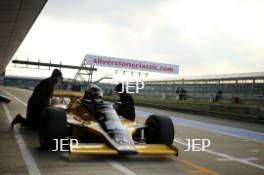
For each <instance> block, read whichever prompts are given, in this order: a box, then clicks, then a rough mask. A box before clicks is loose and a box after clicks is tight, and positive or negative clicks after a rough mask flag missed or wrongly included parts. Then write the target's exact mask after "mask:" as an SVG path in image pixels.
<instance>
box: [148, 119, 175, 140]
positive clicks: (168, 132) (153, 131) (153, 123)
mask: <svg viewBox="0 0 264 175" xmlns="http://www.w3.org/2000/svg"><path fill="white" fill-rule="evenodd" d="M145 125H146V126H147V128H146V129H145V130H144V137H145V140H146V143H150V144H166V145H171V144H172V143H173V139H174V126H173V122H172V120H171V118H169V117H168V116H159V115H151V116H150V117H149V118H147V120H146V122H145Z"/></svg>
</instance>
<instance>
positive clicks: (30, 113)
mask: <svg viewBox="0 0 264 175" xmlns="http://www.w3.org/2000/svg"><path fill="white" fill-rule="evenodd" d="M62 80H63V77H62V73H61V71H60V70H58V69H54V71H53V72H52V75H51V77H49V78H46V79H44V80H42V81H40V83H39V84H38V85H37V86H36V87H35V89H34V91H33V93H32V95H31V97H30V98H29V100H28V105H27V117H26V118H23V117H22V116H21V115H20V114H18V115H17V116H16V118H15V119H14V120H13V121H12V123H11V127H12V128H13V127H14V125H15V124H17V123H20V124H21V126H26V127H28V128H35V129H38V128H39V126H40V120H41V115H42V112H43V110H44V109H45V108H46V107H48V106H49V99H50V98H51V97H52V94H53V90H54V86H55V84H57V83H58V82H59V81H62Z"/></svg>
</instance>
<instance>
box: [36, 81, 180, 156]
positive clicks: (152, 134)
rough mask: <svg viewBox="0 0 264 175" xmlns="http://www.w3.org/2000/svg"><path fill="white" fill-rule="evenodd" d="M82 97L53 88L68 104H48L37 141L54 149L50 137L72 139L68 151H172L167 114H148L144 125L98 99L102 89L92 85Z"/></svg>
mask: <svg viewBox="0 0 264 175" xmlns="http://www.w3.org/2000/svg"><path fill="white" fill-rule="evenodd" d="M89 89H90V90H89V91H88V92H85V95H84V96H83V95H82V94H81V93H78V92H73V91H55V92H54V96H55V97H68V98H70V102H69V103H68V105H59V106H58V105H57V106H53V107H48V108H46V109H45V110H44V114H43V116H42V122H41V128H40V133H39V143H40V146H41V147H42V148H46V149H52V148H54V144H55V143H54V142H55V141H54V139H55V140H56V139H63V138H74V139H77V140H78V142H79V144H78V146H76V145H74V146H72V145H70V147H69V149H68V150H69V152H70V153H71V154H93V155H96V154H102V155H109V154H122V155H130V154H173V155H178V150H177V148H176V147H175V146H173V145H172V143H173V139H174V126H173V123H172V121H171V119H170V118H169V117H166V116H159V115H151V116H150V117H148V118H147V120H146V122H145V124H144V125H142V124H140V123H139V122H136V121H130V120H127V119H126V118H125V116H124V117H121V116H118V115H117V113H116V111H115V109H114V107H113V104H112V103H110V102H105V101H103V100H102V90H101V89H100V88H99V87H98V86H95V85H94V86H92V87H90V88H89Z"/></svg>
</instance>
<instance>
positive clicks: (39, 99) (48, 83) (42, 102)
mask: <svg viewBox="0 0 264 175" xmlns="http://www.w3.org/2000/svg"><path fill="white" fill-rule="evenodd" d="M55 84H56V81H55V80H54V79H53V78H52V77H50V78H47V79H44V80H42V81H40V83H39V84H38V85H37V86H36V87H35V89H34V91H33V93H32V95H31V97H30V98H29V100H28V106H27V118H26V120H27V122H26V123H27V126H28V127H32V128H39V125H40V119H41V115H42V112H43V110H44V108H46V107H47V106H49V99H50V97H51V96H52V94H53V90H54V86H55Z"/></svg>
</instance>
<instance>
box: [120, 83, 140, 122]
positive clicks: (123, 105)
mask: <svg viewBox="0 0 264 175" xmlns="http://www.w3.org/2000/svg"><path fill="white" fill-rule="evenodd" d="M122 87H123V85H122V83H119V84H118V85H117V86H116V87H115V91H116V94H117V95H118V96H119V103H117V105H116V106H115V108H116V112H117V114H118V115H121V116H122V117H124V118H126V119H128V120H131V121H134V120H135V105H134V100H133V97H132V96H131V95H130V94H128V93H126V91H125V87H124V88H122Z"/></svg>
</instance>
